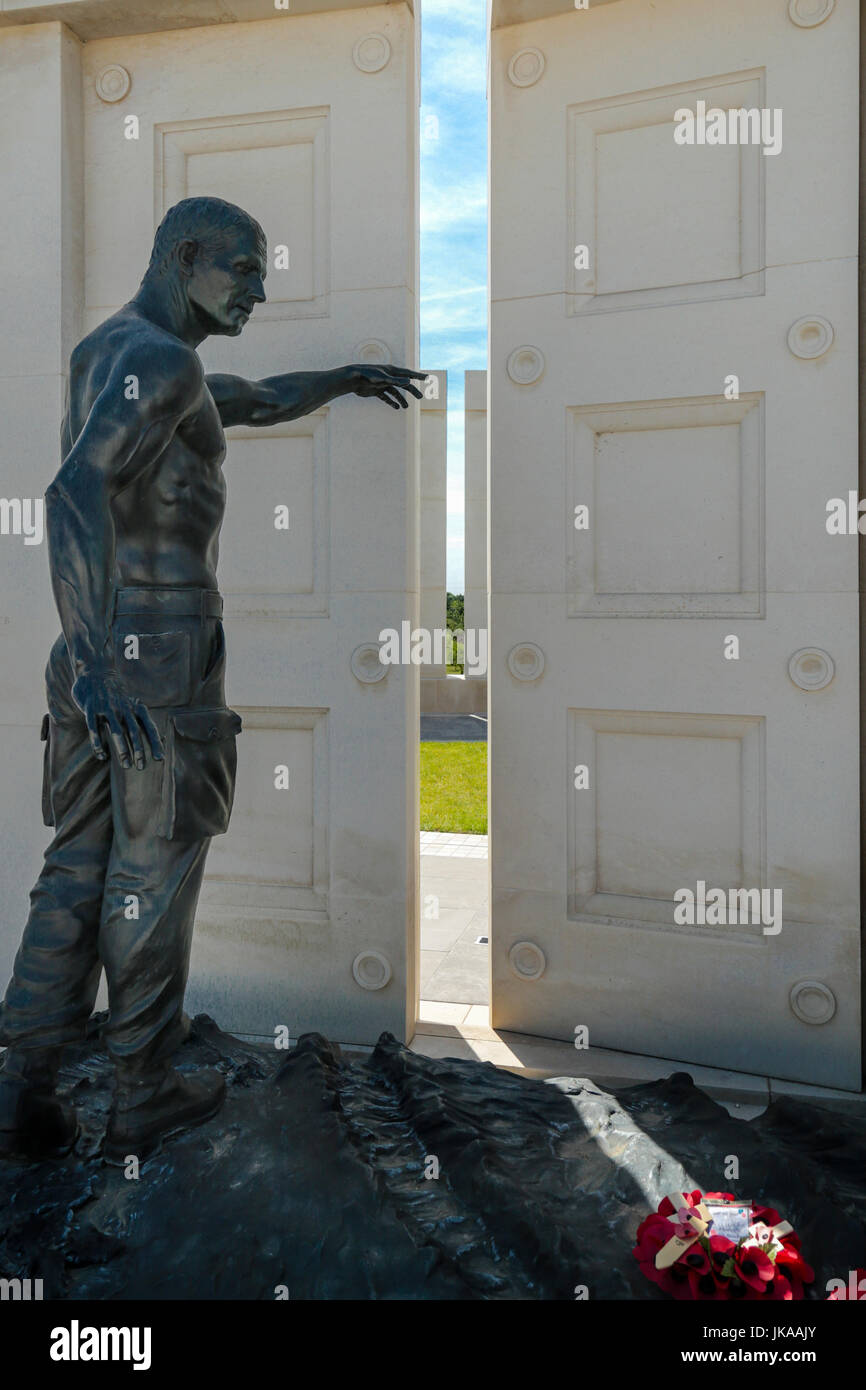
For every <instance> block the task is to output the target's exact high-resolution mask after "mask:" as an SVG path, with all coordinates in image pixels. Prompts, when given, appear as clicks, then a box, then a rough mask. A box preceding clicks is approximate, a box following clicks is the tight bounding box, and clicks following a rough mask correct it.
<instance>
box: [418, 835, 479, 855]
mask: <svg viewBox="0 0 866 1390" xmlns="http://www.w3.org/2000/svg"><path fill="white" fill-rule="evenodd" d="M421 853H422V855H426V854H432V855H438V856H439V857H440V858H441V857H445V858H446V859H486V858H487V836H486V835H446V834H443V833H442V832H441V831H439V830H422V831H421Z"/></svg>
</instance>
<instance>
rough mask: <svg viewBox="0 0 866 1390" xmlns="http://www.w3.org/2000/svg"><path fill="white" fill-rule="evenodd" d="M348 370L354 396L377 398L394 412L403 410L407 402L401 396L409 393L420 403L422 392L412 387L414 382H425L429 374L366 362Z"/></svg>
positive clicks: (357, 363)
mask: <svg viewBox="0 0 866 1390" xmlns="http://www.w3.org/2000/svg"><path fill="white" fill-rule="evenodd" d="M348 370H349V371H350V372H351V373H352V382H353V385H352V390H353V391H354V393H355V395H356V396H378V397H379V400H380V401H385V402H386V404H387V405H390V406H391V407H392V408H393V409H394V410H405V409H406V407H407V406H408V404H409V402H408V401H407V400H406V397H405V396H404V395H403V392H404V391H409V392H410V393H411V394H412V395H413V396H416V397H417V398H418V400H419V401H420V400H421V398H422V396H423V392H421V391H419V390H418V387H417V386H413V385H412V378H413V377H414V378H415V380H416V381H426V380H427V377H428V376H429V372H415V371H412V370H411V368H409V367H394V366H392V365H391V364H390V363H389V365H388V366H387V367H374V366H371V365H370V363H368V362H356V363H354V364H353V365H352V366H351V367H349V368H348Z"/></svg>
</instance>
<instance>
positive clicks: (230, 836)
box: [203, 708, 329, 915]
mask: <svg viewBox="0 0 866 1390" xmlns="http://www.w3.org/2000/svg"><path fill="white" fill-rule="evenodd" d="M238 712H239V713H240V715H241V717H242V719H243V722H244V727H243V730H242V732H241V734H240V735H239V736H238V771H237V782H236V787H235V800H234V807H233V811H232V820H231V824H230V826H229V830H228V833H227V834H226V835H219V836H216V837H215V838H214V840H213V842H212V845H211V849H210V854H209V857H208V868H207V874H206V876H205V887H204V890H203V901H204V902H205V903H207V902H216V903H218V904H220V905H222V906H225V905H226V904H230V903H236V904H238V905H239V906H240V905H242V906H244V907H245V908H250V907H251V908H260V909H264V910H268V909H271V908H278V909H280V910H281V911H283V912H285V911H291V910H292V909H295V910H299V911H301V912H303V913H305V914H307V913H313V914H316V913H318V914H319V915H323V914H326V912H327V896H328V881H329V879H328V863H327V845H328V744H327V711H325V710H296V709H283V710H266V709H243V708H242V709H239V711H238ZM286 783H287V785H286Z"/></svg>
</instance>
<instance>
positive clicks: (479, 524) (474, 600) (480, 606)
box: [463, 371, 488, 713]
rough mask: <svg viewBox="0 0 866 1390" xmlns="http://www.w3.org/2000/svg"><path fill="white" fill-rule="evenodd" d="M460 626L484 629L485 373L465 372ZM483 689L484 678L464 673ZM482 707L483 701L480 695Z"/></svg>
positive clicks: (485, 590)
mask: <svg viewBox="0 0 866 1390" xmlns="http://www.w3.org/2000/svg"><path fill="white" fill-rule="evenodd" d="M464 379H465V383H466V386H465V397H464V399H465V412H466V415H465V424H464V438H465V454H464V461H465V462H464V467H465V473H464V501H465V513H464V523H463V525H464V531H463V534H464V562H465V578H464V600H463V602H464V618H463V621H464V626H465V628H466V629H467V631H468V630H469V629H470V628H472V629H475V630H477V631H479V632H480V631H482V630H486V629H487V617H488V615H487V467H488V463H487V373H486V372H479V371H475V372H465V373H464ZM466 678H467V681H468V682H470V683H471V684H473V685H477V684H478V683H479V682H481V683H482V684H483V687H484V689H485V690H486V685H487V677H486V676H482V675H473V674H472V673H471V672H467V677H466ZM481 698H482V707H483V708H482V710H479V711H478V712H479V713H480V712H483V709H484V708H486V703H485V701H484V697H483V695H482V697H481Z"/></svg>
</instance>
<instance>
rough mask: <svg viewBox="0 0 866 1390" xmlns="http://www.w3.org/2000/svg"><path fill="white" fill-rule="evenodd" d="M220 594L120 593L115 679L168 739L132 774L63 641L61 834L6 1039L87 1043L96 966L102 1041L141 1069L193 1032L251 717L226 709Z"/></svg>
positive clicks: (50, 804) (51, 787)
mask: <svg viewBox="0 0 866 1390" xmlns="http://www.w3.org/2000/svg"><path fill="white" fill-rule="evenodd" d="M221 617H222V599H221V598H220V595H219V594H218V593H215V592H210V591H206V590H202V589H182V588H181V589H138V588H136V589H120V590H118V591H117V592H116V594H115V599H114V612H113V616H112V624H111V631H112V641H113V643H114V655H115V665H116V668H117V672H118V675H119V677H120V679H121V681H122V683H123V685H124V687H125V689H126V691H127V693H128V694H129V695H130V696H134V697H135V696H137V697H138V698H139V699H141V700H143V701H144V703H145V705H147V707H148V709H149V711H150V714H151V717H152V718H153V721H154V723H155V724H156V726H157V728H158V729H159V731H160V734H161V736H162V739H163V743H164V746H165V758H164V761H162V762H154V761H153V760H152V758H151V757H150V749H149V744H148V741H147V737H146V735H144V736H143V737H144V743H145V748H146V750H147V763H146V766H145V768H144V769H143V770H139V769H138V768H137V767H136V766H135V764H134V762H133V765H132V766H131V767H130V768H123V767H122V766H121V764H120V762H119V761H118V758H117V756H116V754H115V753H114V751H113V750H112V753H111V757H110V759H109V761H108V762H100V761H99V760H98V759H97V758H95V757H94V756H93V753H92V751H91V746H90V739H89V735H88V732H87V727H86V724H85V722H84V716H83V715H82V713H81V711H80V710H79V709H78V706H77V705H76V704H75V702H74V701H73V699H72V695H71V688H72V683H73V673H72V667H71V665H70V661H69V656H68V652H67V648H66V643H65V641H64V639H63V638H62V637H60V638H58V640H57V642H56V643H55V644H54V647H53V648H52V651H51V656H50V658H49V661H48V667H47V670H46V683H47V692H48V710H49V713H48V715H47V716H46V719H45V721H44V722H43V737H44V738H45V740H46V747H45V772H44V780H43V792H42V808H43V819H44V820H45V823H46V824H47V825H54V826H55V827H56V834H55V836H54V839H53V840H52V842H51V845H50V847H49V848H48V850H47V852H46V855H45V866H44V868H43V870H42V873H41V874H40V876H39V881H38V882H37V884H36V886H35V888H34V889H33V892H32V893H31V895H30V901H31V910H30V917H29V920H28V922H27V926H26V928H25V931H24V936H23V939H22V942H21V947H20V949H19V951H18V954H17V956H16V959H15V966H14V972H13V976H12V980H11V982H10V984H9V988H8V989H7V991H6V997H5V1000H4V1003H3V1006H2V1010H0V1043H5V1044H6V1045H7V1046H10V1047H15V1048H27V1049H29V1048H44V1047H55V1046H58V1045H60V1044H63V1043H66V1042H71V1041H74V1040H77V1039H80V1038H81V1037H83V1035H84V1032H85V1028H86V1025H87V1021H88V1019H89V1017H90V1015H91V1013H92V1011H93V1005H94V1001H95V999H96V991H97V986H98V983H99V975H100V967H101V966H104V968H105V973H106V977H107V980H108V1000H109V1021H108V1023H107V1025H106V1028H105V1030H104V1035H105V1040H106V1043H107V1046H108V1049H109V1052H110V1053H111V1055H112V1057H113V1059H114V1060H115V1061H116V1062H117V1063H118V1064H120V1065H121V1066H124V1068H125V1069H126V1070H134V1071H135V1072H138V1071H139V1070H140V1071H141V1073H142V1074H145V1073H147V1072H149V1071H151V1070H153V1069H154V1068H159V1067H161V1066H162V1065H163V1064H164V1063H165V1062H166V1060H167V1059H168V1057H169V1056H170V1055H171V1053H172V1052H173V1051H174V1050H175V1048H176V1047H177V1046H178V1044H179V1043H180V1042H182V1041H183V1037H184V1032H185V1029H184V1013H183V997H184V991H185V989H186V981H187V974H188V970H189V956H190V948H191V945H192V930H193V923H194V919H195V910H196V904H197V902H198V895H199V890H200V888H201V881H202V876H203V873H204V865H205V857H206V855H207V851H208V847H209V845H210V840H211V837H212V836H213V835H220V834H222V833H223V832H224V831H225V830H227V829H228V823H229V816H230V814H231V805H232V798H233V795H234V783H235V769H236V765H237V750H236V736H237V733H238V731H239V730H240V727H241V720H240V716H239V715H237V714H235V713H234V711H232V710H229V709H227V708H226V704H225V693H224V674H225V638H224V633H223V627H222V622H221V621H220V619H221Z"/></svg>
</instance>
